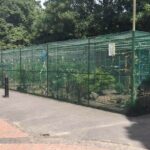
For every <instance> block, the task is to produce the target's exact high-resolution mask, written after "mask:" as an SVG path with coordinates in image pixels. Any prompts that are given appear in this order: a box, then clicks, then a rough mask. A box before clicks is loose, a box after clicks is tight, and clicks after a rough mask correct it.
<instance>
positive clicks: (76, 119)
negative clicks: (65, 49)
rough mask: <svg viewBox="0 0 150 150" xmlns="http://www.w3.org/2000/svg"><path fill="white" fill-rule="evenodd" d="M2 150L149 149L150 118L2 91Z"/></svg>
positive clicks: (0, 141) (0, 116) (0, 131)
mask: <svg viewBox="0 0 150 150" xmlns="http://www.w3.org/2000/svg"><path fill="white" fill-rule="evenodd" d="M0 95H1V97H0V150H6V149H7V150H13V149H15V150H26V149H27V150H30V149H31V150H38V149H40V150H41V149H42V150H49V149H50V150H144V149H150V115H147V116H142V117H137V118H127V117H126V116H124V115H121V114H116V113H111V112H106V111H102V110H97V109H92V108H87V107H83V106H78V105H74V104H69V103H64V102H61V101H56V100H52V99H49V98H42V97H37V96H32V95H29V94H22V93H18V92H13V91H11V92H10V97H9V98H3V97H2V95H3V90H0Z"/></svg>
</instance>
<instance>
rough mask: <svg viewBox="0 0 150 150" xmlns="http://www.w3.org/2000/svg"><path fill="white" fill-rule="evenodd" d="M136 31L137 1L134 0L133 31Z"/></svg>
mask: <svg viewBox="0 0 150 150" xmlns="http://www.w3.org/2000/svg"><path fill="white" fill-rule="evenodd" d="M135 30H136V0H133V31H135Z"/></svg>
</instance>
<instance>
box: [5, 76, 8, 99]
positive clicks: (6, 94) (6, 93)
mask: <svg viewBox="0 0 150 150" xmlns="http://www.w3.org/2000/svg"><path fill="white" fill-rule="evenodd" d="M4 90H5V94H4V97H9V80H8V77H5V89H4Z"/></svg>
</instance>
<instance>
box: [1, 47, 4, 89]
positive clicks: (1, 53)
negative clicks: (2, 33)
mask: <svg viewBox="0 0 150 150" xmlns="http://www.w3.org/2000/svg"><path fill="white" fill-rule="evenodd" d="M1 84H2V87H3V86H4V82H3V50H2V49H1Z"/></svg>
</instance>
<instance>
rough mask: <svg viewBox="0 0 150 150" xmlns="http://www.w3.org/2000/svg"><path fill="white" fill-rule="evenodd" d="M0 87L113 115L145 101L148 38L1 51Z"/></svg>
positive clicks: (149, 95) (149, 96)
mask: <svg viewBox="0 0 150 150" xmlns="http://www.w3.org/2000/svg"><path fill="white" fill-rule="evenodd" d="M0 55H1V57H0V59H1V60H0V61H1V66H0V75H1V76H0V77H1V81H2V82H1V86H3V85H4V83H3V81H4V77H5V75H7V76H8V77H9V82H10V89H12V90H17V91H21V92H26V93H31V94H36V95H41V96H46V97H50V98H54V99H58V100H62V101H68V102H71V103H77V104H81V105H86V106H91V107H96V108H107V109H112V110H116V111H123V110H126V108H127V107H129V106H133V105H136V103H137V102H138V101H140V102H141V101H142V103H143V105H145V104H146V103H147V101H148V100H150V33H146V32H139V31H136V32H135V35H134V34H133V33H132V31H131V32H130V31H129V32H124V33H120V34H109V35H103V36H98V37H92V38H88V39H80V40H70V41H64V42H54V43H47V44H43V45H35V46H32V47H25V48H20V49H10V50H1V54H0Z"/></svg>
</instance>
